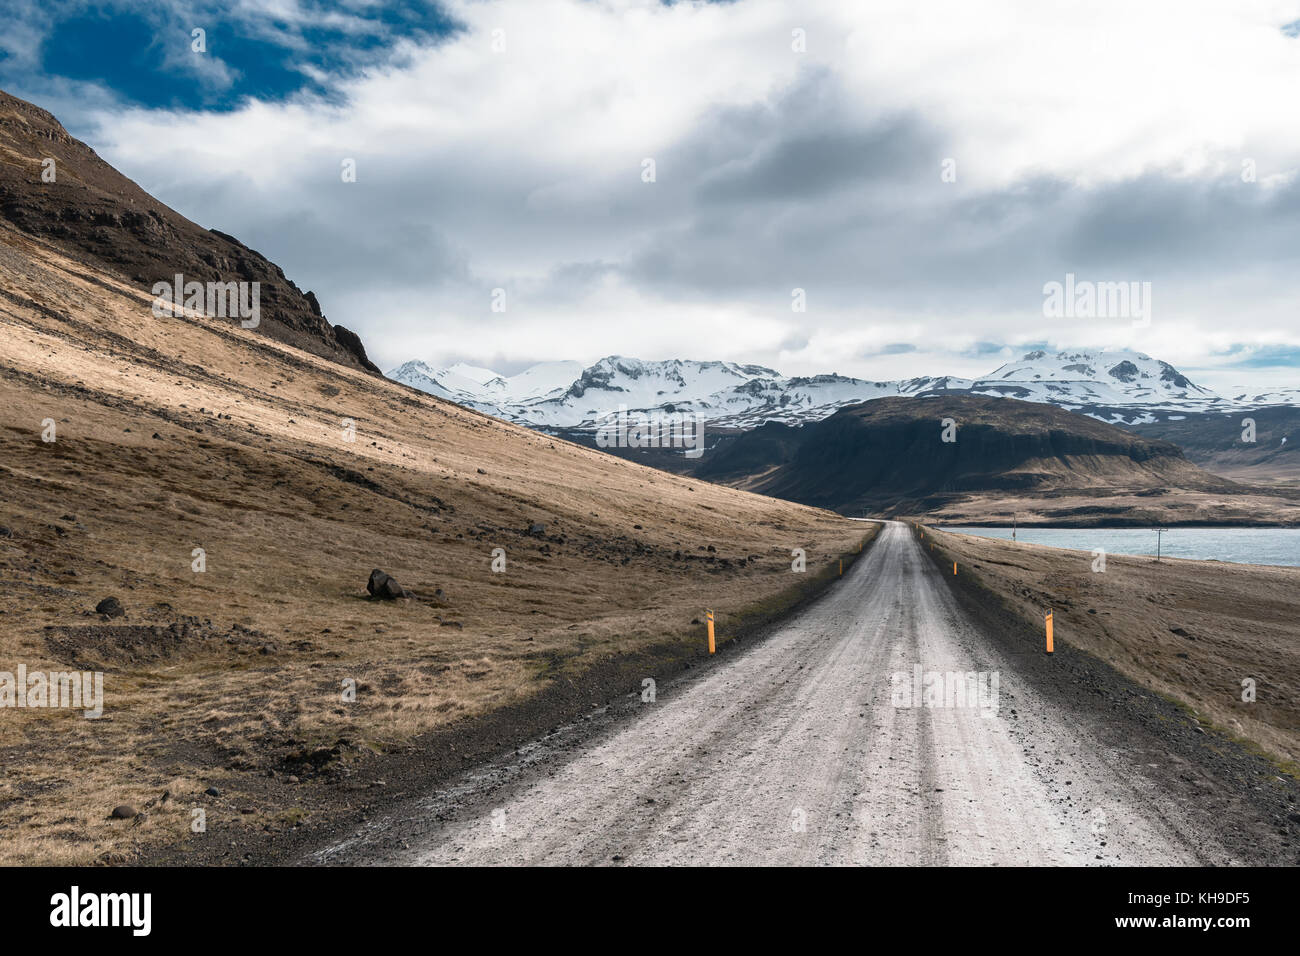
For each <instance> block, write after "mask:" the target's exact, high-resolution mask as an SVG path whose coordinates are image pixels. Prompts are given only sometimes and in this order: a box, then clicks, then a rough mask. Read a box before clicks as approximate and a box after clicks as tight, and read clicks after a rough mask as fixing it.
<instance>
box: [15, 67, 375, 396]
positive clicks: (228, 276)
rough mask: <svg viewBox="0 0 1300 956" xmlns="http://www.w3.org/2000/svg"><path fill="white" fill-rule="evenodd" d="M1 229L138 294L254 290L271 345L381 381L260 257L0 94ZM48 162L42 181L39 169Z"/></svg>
mask: <svg viewBox="0 0 1300 956" xmlns="http://www.w3.org/2000/svg"><path fill="white" fill-rule="evenodd" d="M0 153H3V154H4V155H5V162H3V163H0V220H5V221H8V222H9V223H10V224H12V225H13V226H14V227H15V228H17V229H18V230H20V231H21V232H24V233H26V234H28V235H29V236H32V237H35V238H36V239H39V240H41V241H43V242H46V243H49V244H50V245H52V246H54V247H56V248H58V249H59V250H60V251H61V252H63V253H65V254H67V255H69V256H71V257H72V258H74V259H76V260H78V261H81V262H85V263H87V264H89V265H92V266H94V267H96V268H100V269H104V270H107V271H109V272H113V273H117V274H118V275H120V276H122V277H123V278H124V279H126V280H127V281H129V282H130V283H131V284H133V285H136V286H138V287H139V288H140V289H141V291H142V292H145V293H149V292H150V291H151V290H152V288H153V285H154V283H156V282H171V281H173V279H174V277H175V275H176V274H177V273H181V274H183V275H184V276H185V281H187V282H188V281H197V282H205V283H206V282H215V281H221V282H257V283H259V293H260V312H261V315H260V318H261V324H260V325H259V327H258V329H257V331H258V332H259V333H261V334H264V335H268V336H270V337H271V338H274V339H277V340H279V341H281V342H285V343H287V344H289V345H293V346H296V347H297V348H301V349H303V350H305V351H308V352H312V353H313V354H315V355H319V356H321V357H323V358H328V359H331V360H333V361H335V362H339V363H341V364H344V365H348V366H351V367H353V368H360V369H365V370H367V371H369V372H372V373H374V374H376V375H377V374H380V372H379V369H378V367H376V366H375V365H374V363H373V362H371V361H370V360H369V359H368V358H367V357H366V350H365V347H364V346H363V345H362V344H361V339H360V338H359V337H358V336H357V335H356V334H355V333H353V332H351V331H349V330H348V329H345V328H343V327H342V326H340V325H331V324H330V323H329V321H328V320H326V318H325V317H324V315H323V314H322V312H321V307H320V303H319V302H318V301H317V300H316V296H315V295H314V294H312V293H311V292H303V291H302V290H300V289H299V288H298V286H297V285H295V284H294V282H293V281H292V280H290V279H288V278H286V277H285V274H284V272H283V271H282V270H281V269H280V267H279V266H277V265H276V264H275V263H273V262H271V261H269V260H268V259H266V257H265V256H262V255H260V254H259V253H257V252H255V251H253V250H252V249H250V248H248V247H247V246H246V245H244V244H243V243H242V242H240V241H239V240H238V239H236V238H235V237H234V236H230V235H227V234H226V233H224V232H219V231H217V230H215V229H204V228H203V227H202V226H199V225H198V224H196V223H193V222H191V221H190V220H188V219H186V218H185V217H184V216H182V215H180V214H179V213H177V212H176V211H174V210H172V209H170V208H169V207H167V206H165V205H163V204H162V203H160V202H159V201H158V200H156V199H154V198H153V197H152V196H150V195H149V194H148V193H147V192H145V191H144V190H143V189H141V188H140V187H139V186H137V185H136V184H135V183H134V182H132V181H131V180H129V179H127V178H126V177H125V176H123V175H122V174H121V173H119V172H118V171H117V170H116V169H114V168H113V167H112V166H110V165H109V164H108V163H106V162H104V161H103V160H102V159H100V157H99V156H98V155H97V154H96V153H95V151H94V150H93V149H91V148H90V147H89V146H87V145H86V144H85V143H83V142H81V141H80V140H77V139H74V138H73V137H72V136H70V135H69V134H68V132H67V130H65V129H64V128H63V127H62V126H61V125H60V124H59V122H58V120H56V119H55V118H54V117H53V116H52V115H51V114H50V113H48V112H46V111H45V110H43V109H41V108H40V107H38V106H35V105H33V104H31V103H28V102H27V101H25V100H20V99H18V98H17V97H15V96H11V95H10V94H8V93H5V92H3V91H0ZM46 159H53V160H54V171H55V179H54V182H45V181H44V180H43V179H42V175H41V174H42V172H43V170H44V168H45V166H44V165H43V163H44V160H46Z"/></svg>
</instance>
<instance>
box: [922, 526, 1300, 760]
mask: <svg viewBox="0 0 1300 956" xmlns="http://www.w3.org/2000/svg"><path fill="white" fill-rule="evenodd" d="M925 536H926V539H927V541H929V542H931V543H933V544H934V545H935V546H936V549H937V550H936V553H937V554H939V555H942V560H941V565H942V566H943V567H944V568H945V569H946V568H947V567H949V564H950V562H951V561H953V560H956V561H957V564H958V571H959V576H960V577H961V579H962V583H963V584H964V585H967V586H970V585H974V586H976V587H982V588H985V589H987V590H988V591H990V592H992V593H993V594H994V595H996V596H997V597H998V598H1000V599H1001V600H1002V601H1003V602H1004V603H1005V604H1007V605H1008V606H1009V607H1010V608H1011V609H1012V610H1013V611H1014V612H1016V613H1017V614H1018V616H1020V617H1021V618H1022V619H1023V620H1025V621H1026V622H1027V623H1028V624H1029V625H1030V626H1032V627H1034V628H1036V629H1038V630H1040V631H1041V630H1042V629H1043V623H1044V622H1043V616H1044V610H1045V609H1046V608H1049V607H1050V608H1052V610H1053V621H1054V630H1055V639H1056V640H1057V641H1064V642H1068V643H1069V644H1071V645H1073V646H1074V647H1077V648H1079V649H1081V650H1084V651H1086V652H1088V653H1090V654H1092V655H1093V656H1095V657H1098V658H1100V659H1102V660H1104V661H1107V662H1109V663H1110V664H1112V665H1113V666H1115V667H1116V668H1117V669H1118V670H1119V671H1121V672H1122V673H1124V674H1125V675H1127V676H1128V677H1130V678H1132V679H1134V680H1136V681H1137V682H1139V683H1141V684H1143V685H1145V686H1147V687H1150V688H1152V689H1153V690H1155V691H1157V692H1159V693H1161V694H1164V695H1165V696H1167V697H1170V698H1173V699H1174V700H1176V701H1179V702H1180V703H1182V704H1184V705H1185V706H1187V707H1190V708H1191V709H1192V710H1193V711H1194V712H1195V713H1196V714H1198V715H1200V717H1201V719H1202V720H1209V721H1210V722H1212V723H1213V724H1214V725H1216V726H1218V727H1220V728H1222V729H1224V730H1225V731H1227V732H1229V733H1230V734H1232V735H1235V736H1237V737H1239V738H1241V739H1243V740H1245V741H1248V742H1250V743H1252V744H1254V745H1255V746H1256V747H1258V748H1260V749H1262V750H1263V751H1265V752H1266V753H1268V754H1270V755H1271V756H1272V757H1273V758H1274V759H1275V760H1276V761H1277V762H1279V763H1280V764H1281V765H1282V766H1284V767H1286V768H1288V769H1289V770H1290V771H1291V772H1293V773H1294V772H1295V769H1296V765H1297V761H1300V628H1298V627H1297V624H1296V622H1297V620H1300V568H1281V567H1263V566H1257V565H1240V564H1228V563H1224V562H1219V561H1184V560H1179V559H1169V558H1166V559H1164V560H1163V561H1161V562H1160V563H1158V564H1157V563H1156V561H1155V559H1154V558H1149V557H1130V556H1121V555H1108V556H1107V557H1106V570H1105V572H1104V573H1098V572H1094V571H1093V570H1092V568H1093V561H1094V558H1093V555H1092V553H1091V552H1087V551H1072V550H1066V549H1061V548H1050V547H1045V546H1043V545H1034V544H1026V543H1023V542H1021V543H1012V542H1010V541H1001V540H995V539H991V538H978V537H973V536H970V535H962V534H954V533H951V532H945V531H938V530H935V529H933V528H930V527H926V528H925ZM1174 628H1178V629H1180V630H1181V631H1183V632H1185V634H1175V633H1174V632H1173V629H1174ZM1044 639H1045V638H1044ZM1244 678H1251V679H1253V680H1254V681H1255V682H1256V694H1257V699H1256V700H1255V702H1254V703H1246V702H1243V701H1242V699H1241V695H1242V685H1241V682H1242V680H1243V679H1244Z"/></svg>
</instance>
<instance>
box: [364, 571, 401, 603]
mask: <svg viewBox="0 0 1300 956" xmlns="http://www.w3.org/2000/svg"><path fill="white" fill-rule="evenodd" d="M366 590H367V591H369V592H370V596H371V597H372V598H377V599H379V600H381V601H395V600H397V599H398V598H404V597H406V592H405V591H404V590H402V586H401V585H400V584H398V583H397V580H396V579H395V578H393V577H390V576H389V575H387V574H385V573H384V572H383V571H380V570H379V569H378V568H375V569H374V570H373V571H371V572H370V580H369V581H368V582H366Z"/></svg>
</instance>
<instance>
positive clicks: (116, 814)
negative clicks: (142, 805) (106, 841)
mask: <svg viewBox="0 0 1300 956" xmlns="http://www.w3.org/2000/svg"><path fill="white" fill-rule="evenodd" d="M139 812H140V811H139V810H137V809H136V808H135V807H133V806H131V804H129V803H119V804H118V805H117V806H115V807H114V808H113V812H112V813H110V814H109V816H110V817H112V818H113V819H114V820H130V819H131V818H132V817H133V816H136V815H137V814H138V813H139Z"/></svg>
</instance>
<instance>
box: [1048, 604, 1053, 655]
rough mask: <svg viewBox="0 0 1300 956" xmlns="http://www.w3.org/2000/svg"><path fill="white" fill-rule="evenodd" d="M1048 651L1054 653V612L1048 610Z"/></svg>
mask: <svg viewBox="0 0 1300 956" xmlns="http://www.w3.org/2000/svg"><path fill="white" fill-rule="evenodd" d="M1047 653H1049V654H1050V653H1052V612H1051V611H1048V612H1047Z"/></svg>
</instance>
